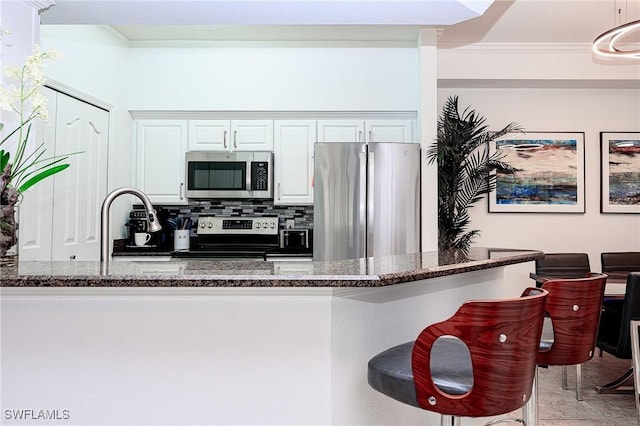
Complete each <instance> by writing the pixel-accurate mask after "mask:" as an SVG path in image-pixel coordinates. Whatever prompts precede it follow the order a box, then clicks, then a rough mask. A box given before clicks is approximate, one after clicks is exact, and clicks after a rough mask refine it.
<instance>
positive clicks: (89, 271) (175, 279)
mask: <svg viewBox="0 0 640 426" xmlns="http://www.w3.org/2000/svg"><path fill="white" fill-rule="evenodd" d="M542 257H543V252H541V251H537V250H519V249H503V248H485V247H475V248H472V249H471V250H470V251H469V252H468V253H467V254H466V255H464V254H461V253H446V252H445V253H439V252H422V253H414V254H406V255H395V256H380V257H372V258H367V259H354V260H341V261H323V262H318V261H313V262H310V261H300V262H295V261H292V262H269V261H266V262H265V261H222V262H220V261H218V262H214V261H208V260H195V259H179V260H171V261H157V262H154V261H140V262H136V261H132V262H117V261H112V262H110V263H109V264H103V263H101V262H79V261H78V262H76V261H70V262H20V263H19V264H18V266H8V267H2V268H0V287H382V286H388V285H393V284H398V283H403V282H410V281H417V280H423V279H429V278H436V277H443V276H447V275H453V274H460V273H464V272H471V271H478V270H482V269H489V268H495V267H499V266H505V265H511V264H516V263H522V262H529V261H533V260H536V259H540V258H542ZM283 265H284V266H283Z"/></svg>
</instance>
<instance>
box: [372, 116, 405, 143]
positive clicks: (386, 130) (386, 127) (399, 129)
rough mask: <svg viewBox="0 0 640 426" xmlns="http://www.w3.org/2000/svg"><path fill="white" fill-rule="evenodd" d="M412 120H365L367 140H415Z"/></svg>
mask: <svg viewBox="0 0 640 426" xmlns="http://www.w3.org/2000/svg"><path fill="white" fill-rule="evenodd" d="M414 128H415V121H414V120H367V121H366V122H365V131H366V138H367V142H415V141H416V140H415V136H414V135H415V130H414Z"/></svg>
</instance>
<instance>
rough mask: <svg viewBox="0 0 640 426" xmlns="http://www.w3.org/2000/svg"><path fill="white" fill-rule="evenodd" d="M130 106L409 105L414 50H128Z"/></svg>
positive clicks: (414, 81)
mask: <svg viewBox="0 0 640 426" xmlns="http://www.w3.org/2000/svg"><path fill="white" fill-rule="evenodd" d="M130 55H131V56H130V67H129V79H128V83H127V91H128V95H129V109H131V110H209V111H210V110H221V111H350V110H351V111H416V110H417V108H418V72H417V69H418V62H417V56H418V53H417V49H416V48H415V47H408V48H383V47H372V48H369V47H348V46H347V47H339V46H338V47H332V46H324V45H320V46H314V45H309V46H302V47H290V46H288V45H286V44H285V45H282V46H281V47H278V46H275V47H274V46H272V45H266V46H262V47H261V46H256V45H255V44H254V45H252V47H227V46H225V45H223V46H221V47H220V46H217V47H216V46H215V45H213V46H212V47H183V48H171V47H167V48H133V49H131V53H130Z"/></svg>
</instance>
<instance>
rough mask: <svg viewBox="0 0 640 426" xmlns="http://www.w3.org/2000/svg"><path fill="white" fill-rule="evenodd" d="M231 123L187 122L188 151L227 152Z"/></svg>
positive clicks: (224, 121) (229, 146)
mask: <svg viewBox="0 0 640 426" xmlns="http://www.w3.org/2000/svg"><path fill="white" fill-rule="evenodd" d="M230 132H231V122H230V121H229V120H189V132H188V135H189V136H188V143H187V146H188V149H189V151H228V150H229V149H231V142H230Z"/></svg>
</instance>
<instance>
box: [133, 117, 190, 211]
mask: <svg viewBox="0 0 640 426" xmlns="http://www.w3.org/2000/svg"><path fill="white" fill-rule="evenodd" d="M136 125H137V140H136V144H137V148H136V151H137V160H136V168H137V171H136V182H137V187H138V189H140V190H141V191H142V192H144V193H145V194H146V195H147V196H148V197H149V199H150V200H151V202H152V203H157V204H186V202H187V200H186V198H185V196H184V182H185V170H184V163H185V153H186V150H187V121H186V120H138V122H137V124H136Z"/></svg>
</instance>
